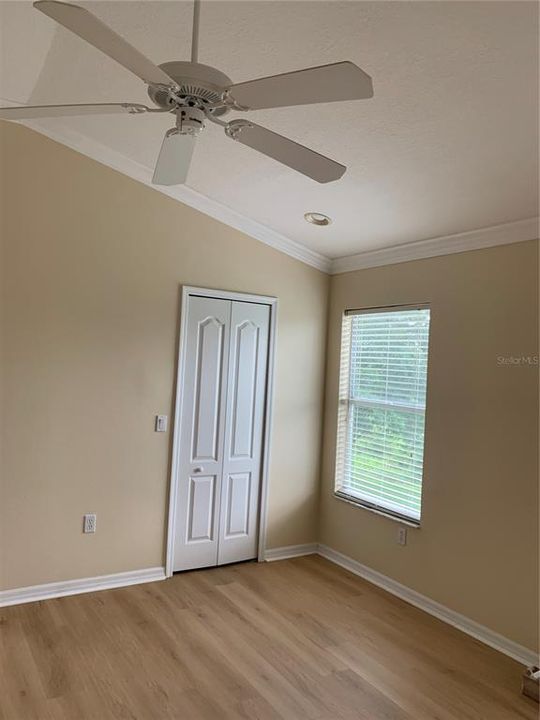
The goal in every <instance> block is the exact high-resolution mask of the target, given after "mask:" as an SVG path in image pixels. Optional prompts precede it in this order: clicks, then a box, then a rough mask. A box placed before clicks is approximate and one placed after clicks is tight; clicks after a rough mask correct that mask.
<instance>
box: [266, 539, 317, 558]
mask: <svg viewBox="0 0 540 720" xmlns="http://www.w3.org/2000/svg"><path fill="white" fill-rule="evenodd" d="M318 550H319V546H318V545H317V543H307V544H306V545H285V546H284V547H277V548H270V549H269V550H265V551H264V559H265V561H266V562H272V561H273V560H287V559H288V558H294V557H300V556H301V555H315V554H316V553H317V552H318Z"/></svg>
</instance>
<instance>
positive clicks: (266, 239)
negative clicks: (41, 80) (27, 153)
mask: <svg viewBox="0 0 540 720" xmlns="http://www.w3.org/2000/svg"><path fill="white" fill-rule="evenodd" d="M0 100H3V99H2V98H0ZM3 102H6V103H8V102H9V104H11V105H13V104H14V103H13V102H11V101H7V100H3ZM20 124H22V125H25V126H27V127H29V128H30V129H31V130H35V131H36V132H38V133H40V134H42V135H45V136H46V137H48V138H50V139H51V140H54V141H55V142H59V143H61V144H62V145H66V146H67V147H69V148H71V149H72V150H75V151H76V152H79V153H81V154H82V155H86V156H87V157H89V158H91V159H92V160H96V161H97V162H99V163H101V164H102V165H105V166H107V167H110V168H112V169H113V170H117V171H118V172H121V173H123V174H124V175H127V176H128V177H130V178H131V179H132V180H136V181H137V182H141V183H143V184H144V185H146V186H148V187H149V188H150V189H152V190H154V191H155V192H160V193H162V194H163V195H167V196H168V197H171V198H173V199H175V200H179V201H180V202H182V203H184V204H185V205H188V206H189V207H192V208H194V209H195V210H199V211H200V212H202V213H204V214H205V215H208V216H210V217H212V218H214V219H215V220H218V221H219V222H222V223H224V224H225V225H228V226H229V227H232V228H234V229H235V230H238V231H240V232H242V233H244V234H245V235H248V236H249V237H251V238H254V239H255V240H258V241H259V242H262V243H264V244H265V245H268V246H269V247H272V248H274V250H277V251H279V252H282V253H284V254H285V255H289V256H290V257H292V258H294V259H295V260H299V261H300V262H303V263H305V264H306V265H310V266H311V267H314V268H316V269H317V270H320V271H322V272H324V273H329V274H331V275H337V274H340V273H346V272H352V271H354V270H363V269H366V268H372V267H380V266H383V265H394V264H396V263H402V262H408V261H411V260H421V259H423V258H430V257H437V256H440V255H451V254H453V253H460V252H467V251H469V250H481V249H482V248H488V247H493V246H495V245H506V244H510V243H516V242H523V241H526V240H535V239H537V238H538V237H539V235H540V233H539V221H540V218H538V217H534V218H527V219H525V220H517V221H516V222H510V223H504V224H502V225H493V226H492V227H485V228H480V229H479V230H471V231H468V232H463V233H457V234H454V235H445V236H442V237H436V238H431V239H428V240H420V241H417V242H412V243H406V244H403V245H396V246H394V247H387V248H381V249H380V250H369V251H366V252H361V253H357V254H354V255H347V256H344V257H339V258H334V259H333V260H332V259H330V258H329V257H327V256H326V255H323V254H322V253H318V252H316V251H314V250H310V249H309V248H307V247H305V246H304V245H302V244H301V243H298V242H296V241H294V240H291V239H290V238H288V237H286V236H285V235H282V234H281V233H278V232H276V231H275V230H272V229H270V228H269V227H267V226H265V225H263V224H262V223H259V222H257V221H256V220H252V219H250V218H248V217H245V216H244V215H242V214H241V213H239V212H237V211H236V210H233V209H232V208H230V207H227V206H226V205H223V204H222V203H220V202H218V201H217V200H212V199H211V198H209V197H207V196H206V195H203V194H202V193H199V192H197V191H196V190H193V189H192V188H190V187H187V186H186V185H177V186H175V187H164V186H157V185H152V174H153V173H152V170H151V169H150V168H148V167H146V166H145V165H142V164H141V163H138V162H136V161H135V160H132V159H130V158H128V157H126V156H125V155H123V154H122V153H119V152H117V151H116V150H113V149H112V148H110V147H107V146H106V145H103V144H102V143H100V142H99V141H97V140H94V139H91V138H89V137H87V136H85V135H83V134H82V133H78V132H76V131H75V130H72V129H70V128H68V127H67V126H65V125H63V126H62V125H58V126H57V127H54V128H51V127H45V126H43V125H41V124H40V123H39V122H36V121H32V122H21V123H20Z"/></svg>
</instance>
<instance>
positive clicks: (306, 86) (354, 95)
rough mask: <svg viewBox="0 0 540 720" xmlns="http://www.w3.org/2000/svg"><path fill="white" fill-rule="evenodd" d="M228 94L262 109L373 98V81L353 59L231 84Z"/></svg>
mask: <svg viewBox="0 0 540 720" xmlns="http://www.w3.org/2000/svg"><path fill="white" fill-rule="evenodd" d="M227 96H228V97H229V98H230V100H232V101H233V103H234V104H235V105H237V106H238V107H239V108H240V109H246V110H261V109H264V108H274V107H285V106H292V105H311V104H312V103H327V102H336V101H339V100H361V99H363V98H370V97H373V84H372V82H371V78H370V77H369V75H367V74H366V73H365V72H364V71H363V70H361V69H360V68H359V67H357V66H356V65H355V64H354V63H352V62H339V63H333V64H332V65H321V66H320V67H312V68H307V69H306V70H296V71H295V72H291V73H284V74H283V75H273V76H271V77H266V78H260V79H259V80H250V81H248V82H244V83H239V84H238V85H232V86H231V87H230V88H228V90H227Z"/></svg>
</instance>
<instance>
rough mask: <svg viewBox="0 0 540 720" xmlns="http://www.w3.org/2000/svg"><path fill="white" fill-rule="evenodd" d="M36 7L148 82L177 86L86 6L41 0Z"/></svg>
mask: <svg viewBox="0 0 540 720" xmlns="http://www.w3.org/2000/svg"><path fill="white" fill-rule="evenodd" d="M34 7H35V8H36V9H37V10H40V11H41V12H42V13H45V15H48V17H50V18H52V19H53V20H56V22H57V23H60V25H63V26H64V27H66V28H67V29H68V30H71V32H73V33H75V35H78V36H79V37H80V38H82V39H83V40H86V42H88V43H90V45H93V46H94V47H95V48H97V49H98V50H101V52H103V53H105V55H108V56H109V57H110V58H112V59H113V60H116V62H118V63H120V65H123V66H124V67H125V68H126V69H127V70H130V71H131V72H132V73H134V74H135V75H137V77H140V78H141V80H144V82H145V83H147V84H148V85H167V86H171V85H172V86H176V83H175V82H174V80H173V79H172V78H170V77H169V76H168V75H167V73H165V72H164V71H163V70H162V69H161V68H159V67H158V66H157V65H154V63H153V62H152V61H151V60H148V58H146V57H145V56H144V55H143V54H142V53H140V52H139V51H138V50H137V49H136V48H134V47H133V46H132V45H130V44H129V43H128V42H126V40H124V38H123V37H120V35H118V34H117V33H115V32H114V30H111V28H109V27H108V26H107V25H105V23H103V22H101V20H99V19H98V18H97V17H96V16H95V15H92V13H91V12H88V10H86V9H85V8H82V7H79V6H78V5H70V4H69V3H64V2H57V0H38V1H37V2H35V3H34Z"/></svg>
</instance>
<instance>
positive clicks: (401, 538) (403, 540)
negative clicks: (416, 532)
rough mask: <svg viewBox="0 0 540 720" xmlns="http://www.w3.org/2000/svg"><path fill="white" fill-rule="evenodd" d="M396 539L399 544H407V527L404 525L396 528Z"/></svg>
mask: <svg viewBox="0 0 540 720" xmlns="http://www.w3.org/2000/svg"><path fill="white" fill-rule="evenodd" d="M397 541H398V544H399V545H406V544H407V528H406V527H400V528H398V532H397Z"/></svg>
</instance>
